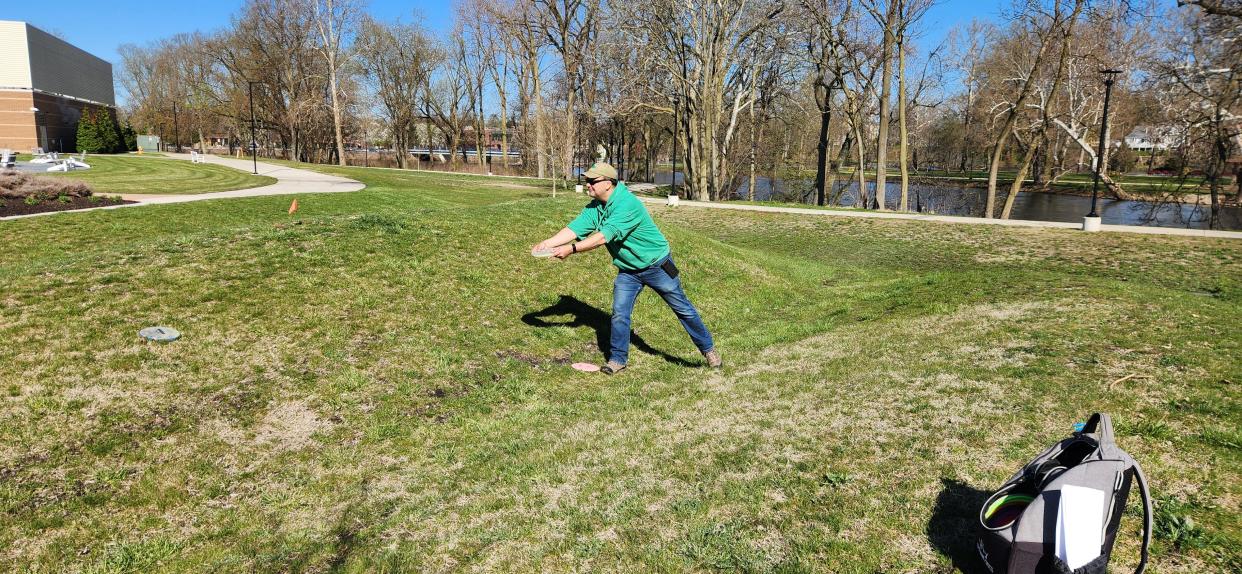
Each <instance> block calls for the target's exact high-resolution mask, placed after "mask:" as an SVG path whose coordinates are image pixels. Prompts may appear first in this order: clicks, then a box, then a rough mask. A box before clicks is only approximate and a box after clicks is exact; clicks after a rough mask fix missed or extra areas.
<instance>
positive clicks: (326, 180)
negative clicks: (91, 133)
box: [0, 153, 366, 220]
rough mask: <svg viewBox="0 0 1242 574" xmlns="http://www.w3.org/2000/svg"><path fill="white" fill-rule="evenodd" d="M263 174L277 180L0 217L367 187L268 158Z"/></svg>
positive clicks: (220, 160) (247, 164) (241, 166)
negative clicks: (241, 186) (206, 191)
mask: <svg viewBox="0 0 1242 574" xmlns="http://www.w3.org/2000/svg"><path fill="white" fill-rule="evenodd" d="M148 159H149V161H178V160H184V161H189V160H190V155H189V154H183V153H169V154H166V156H165V157H158V156H156V157H151V158H148ZM206 163H211V164H215V165H222V166H225V167H231V168H233V169H238V170H241V171H245V172H251V171H253V169H254V164H253V163H252V162H251V160H249V159H246V160H241V159H233V158H228V157H217V156H212V155H209V156H206ZM259 175H266V176H269V177H274V178H276V183H273V184H271V185H265V186H263V187H252V188H250V189H237V190H233V191H217V192H214V193H196V194H182V195H158V194H138V193H127V194H121V198H122V199H126V200H129V201H137V202H138V203H125V204H121V205H109V206H105V207H92V208H88V209H75V210H71V211H50V212H46V213H33V214H30V215H13V216H9V217H0V220H3V219H18V218H22V217H39V216H43V215H54V214H57V213H79V212H82V211H92V210H96V209H123V208H126V207H139V206H143V205H152V204H159V203H184V202H187V201H203V200H207V199H225V198H232V197H258V196H263V195H288V194H294V193H298V194H302V193H340V192H347V191H358V190H360V189H362V188H363V187H366V186H365V185H363V184H362V183H361V182H358V181H354V180H352V179H349V178H344V177H338V176H335V175H328V174H324V173H318V172H314V171H309V170H305V169H297V168H293V167H286V166H283V165H275V164H270V163H264V162H259Z"/></svg>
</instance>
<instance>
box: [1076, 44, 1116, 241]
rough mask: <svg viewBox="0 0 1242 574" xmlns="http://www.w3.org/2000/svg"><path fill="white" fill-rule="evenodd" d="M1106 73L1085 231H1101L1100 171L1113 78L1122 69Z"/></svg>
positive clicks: (1106, 140) (1101, 168)
mask: <svg viewBox="0 0 1242 574" xmlns="http://www.w3.org/2000/svg"><path fill="white" fill-rule="evenodd" d="M1100 73H1101V74H1103V75H1104V115H1103V118H1102V119H1101V122H1100V145H1099V148H1098V150H1099V151H1097V152H1096V154H1095V175H1094V177H1092V180H1091V213H1088V214H1087V216H1086V217H1085V218H1083V220H1082V230H1083V231H1099V230H1100V215H1099V212H1097V211H1096V207H1097V203H1098V202H1099V187H1100V172H1101V171H1102V170H1104V169H1105V168H1106V167H1107V166H1105V165H1104V151H1105V150H1106V149H1107V148H1106V146H1107V145H1108V103H1109V100H1110V99H1111V98H1112V95H1113V80H1114V79H1115V78H1116V77H1117V74H1120V73H1121V70H1114V69H1111V68H1110V69H1106V70H1100Z"/></svg>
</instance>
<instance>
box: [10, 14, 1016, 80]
mask: <svg viewBox="0 0 1242 574" xmlns="http://www.w3.org/2000/svg"><path fill="white" fill-rule="evenodd" d="M640 1H641V0H640ZM243 4H244V1H243V0H205V1H204V0H196V1H195V0H191V1H189V2H150V1H138V0H111V1H109V2H99V1H98V0H92V1H86V0H61V1H59V2H56V3H55V4H54V5H48V4H43V3H42V2H38V1H35V0H22V1H19V2H10V3H9V4H8V5H6V6H5V9H4V12H3V14H2V15H0V19H3V20H19V21H24V22H29V23H30V24H33V25H34V26H36V27H38V28H42V29H43V30H46V31H48V32H54V33H57V34H59V35H60V36H61V37H63V38H65V39H66V40H67V41H68V42H69V43H71V44H73V45H75V46H77V47H79V48H82V49H83V50H86V51H87V52H90V53H92V54H94V55H96V56H99V57H100V58H103V59H105V60H108V61H109V62H112V63H113V64H114V65H115V64H117V62H118V59H119V58H118V56H117V50H116V49H117V47H118V46H120V45H121V44H126V43H133V44H139V45H143V44H147V43H149V42H152V41H154V40H158V39H160V38H165V37H168V36H172V35H174V34H178V33H181V32H192V31H194V30H201V31H204V32H210V31H213V30H218V29H220V28H223V27H225V26H227V25H228V24H229V21H230V19H231V18H232V16H233V15H234V14H236V13H238V12H240V9H241V6H242V5H243ZM1008 4H1009V2H1008V0H992V1H991V2H981V1H978V0H976V1H973V2H972V1H970V0H938V1H937V3H936V5H935V6H934V7H933V8H932V9H931V11H929V12H928V14H927V16H926V17H925V18H924V20H923V22H922V23H921V26H920V32H921V35H920V37H919V38H918V40H919V43H920V44H921V45H922V46H924V47H925V48H926V49H930V48H931V47H933V46H935V45H936V44H938V43H940V42H941V41H942V40H943V38H944V36H945V34H946V33H947V32H948V31H949V29H950V28H952V27H953V26H954V25H956V24H958V23H965V22H968V21H970V20H971V19H972V18H979V19H983V20H998V19H999V17H1000V11H1001V8H1002V6H1007V5H1008ZM368 11H369V12H370V13H371V14H372V15H373V16H375V17H376V18H378V19H381V20H395V19H398V18H400V19H402V20H404V21H407V22H408V21H413V20H414V18H415V17H416V16H415V14H416V13H417V14H418V15H419V16H418V17H419V18H420V19H422V20H423V22H424V24H425V25H426V26H427V27H428V28H430V29H431V30H437V31H446V30H448V29H449V28H450V27H451V25H452V20H453V2H452V1H451V0H448V1H442V2H426V1H414V2H411V1H409V0H371V1H370V3H369V4H368Z"/></svg>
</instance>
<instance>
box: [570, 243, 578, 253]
mask: <svg viewBox="0 0 1242 574" xmlns="http://www.w3.org/2000/svg"><path fill="white" fill-rule="evenodd" d="M569 248H570V249H573V252H574V253H577V252H578V244H577V243H571V244H570V245H569Z"/></svg>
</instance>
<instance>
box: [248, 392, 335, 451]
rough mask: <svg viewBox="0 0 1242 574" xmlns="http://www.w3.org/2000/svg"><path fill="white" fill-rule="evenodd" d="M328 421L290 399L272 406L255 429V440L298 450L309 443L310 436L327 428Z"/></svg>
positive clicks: (285, 449)
mask: <svg viewBox="0 0 1242 574" xmlns="http://www.w3.org/2000/svg"><path fill="white" fill-rule="evenodd" d="M329 426H330V423H328V422H327V421H325V420H323V419H322V418H320V416H319V413H317V412H315V411H314V410H313V409H311V408H310V407H309V406H307V405H306V403H304V402H302V401H290V402H287V403H281V404H278V405H276V406H275V407H272V408H271V409H270V410H269V411H268V412H267V416H265V417H263V422H261V423H260V424H259V428H258V429H257V430H256V431H255V442H257V443H260V444H268V445H272V446H273V447H275V448H277V449H279V450H283V451H292V450H299V449H301V448H303V447H305V446H307V445H309V444H310V443H311V437H312V436H313V435H314V434H315V433H316V432H319V431H321V430H324V429H327V428H328V427H329Z"/></svg>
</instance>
